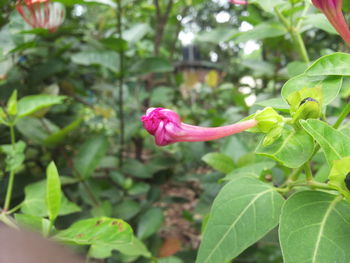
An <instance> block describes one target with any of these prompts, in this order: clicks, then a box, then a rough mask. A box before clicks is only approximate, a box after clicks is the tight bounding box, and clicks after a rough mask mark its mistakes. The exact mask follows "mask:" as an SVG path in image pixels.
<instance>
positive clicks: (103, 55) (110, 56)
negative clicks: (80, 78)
mask: <svg viewBox="0 0 350 263" xmlns="http://www.w3.org/2000/svg"><path fill="white" fill-rule="evenodd" d="M71 59H72V61H73V62H74V63H76V64H79V65H84V66H91V65H100V66H103V67H106V68H108V69H110V70H112V71H113V72H118V71H119V55H118V53H117V52H115V51H107V50H103V51H101V50H99V51H82V52H80V53H77V54H74V55H73V56H71Z"/></svg>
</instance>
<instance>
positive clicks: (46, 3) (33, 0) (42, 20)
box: [16, 0, 65, 32]
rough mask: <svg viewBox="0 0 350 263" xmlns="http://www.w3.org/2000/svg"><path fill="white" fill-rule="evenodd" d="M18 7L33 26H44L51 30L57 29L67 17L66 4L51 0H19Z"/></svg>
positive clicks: (19, 11)
mask: <svg viewBox="0 0 350 263" xmlns="http://www.w3.org/2000/svg"><path fill="white" fill-rule="evenodd" d="M16 9H17V11H18V13H19V14H20V15H21V16H22V18H23V19H24V20H25V21H26V22H27V23H28V24H29V25H30V26H32V27H33V28H44V29H48V30H49V31H51V32H54V31H56V29H57V28H58V27H59V26H60V25H61V24H62V23H63V21H64V18H65V8H64V6H63V5H62V4H61V3H58V2H50V0H18V1H17V4H16Z"/></svg>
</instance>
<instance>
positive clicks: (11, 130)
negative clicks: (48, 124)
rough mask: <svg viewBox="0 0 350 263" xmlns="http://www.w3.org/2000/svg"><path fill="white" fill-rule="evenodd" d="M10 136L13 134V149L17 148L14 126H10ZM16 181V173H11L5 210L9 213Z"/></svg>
mask: <svg viewBox="0 0 350 263" xmlns="http://www.w3.org/2000/svg"><path fill="white" fill-rule="evenodd" d="M10 134H11V144H12V147H13V149H15V148H16V138H15V130H14V127H13V125H12V124H11V125H10ZM14 181H15V171H14V170H12V171H10V176H9V182H8V184H7V191H6V197H5V204H4V210H5V211H7V210H9V208H10V205H11V197H12V190H13V183H14Z"/></svg>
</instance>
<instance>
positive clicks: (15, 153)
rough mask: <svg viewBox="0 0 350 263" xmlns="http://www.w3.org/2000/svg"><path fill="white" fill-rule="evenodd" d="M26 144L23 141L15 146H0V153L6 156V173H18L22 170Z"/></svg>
mask: <svg viewBox="0 0 350 263" xmlns="http://www.w3.org/2000/svg"><path fill="white" fill-rule="evenodd" d="M25 149H26V144H25V142H23V141H18V142H16V143H15V145H12V144H4V145H1V146H0V152H3V153H5V154H6V159H5V163H6V171H14V172H17V171H18V170H20V169H21V167H22V164H23V162H24V160H25V155H24V150H25Z"/></svg>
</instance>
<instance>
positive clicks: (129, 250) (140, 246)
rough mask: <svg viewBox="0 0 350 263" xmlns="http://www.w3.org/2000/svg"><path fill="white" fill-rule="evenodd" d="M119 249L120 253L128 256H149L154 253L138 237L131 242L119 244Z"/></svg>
mask: <svg viewBox="0 0 350 263" xmlns="http://www.w3.org/2000/svg"><path fill="white" fill-rule="evenodd" d="M118 250H119V251H120V253H122V254H124V255H127V256H134V257H135V256H143V257H146V258H149V257H151V256H152V254H151V253H150V252H149V251H148V249H147V247H146V246H145V244H144V243H142V241H141V240H140V239H138V238H135V237H134V238H133V240H132V242H131V243H127V244H124V245H119V246H118ZM158 262H159V261H158Z"/></svg>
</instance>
